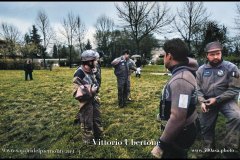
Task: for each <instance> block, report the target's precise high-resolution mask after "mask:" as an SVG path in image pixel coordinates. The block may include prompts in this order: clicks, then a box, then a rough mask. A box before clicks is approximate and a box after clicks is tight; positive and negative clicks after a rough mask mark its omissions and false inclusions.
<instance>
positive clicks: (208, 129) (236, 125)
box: [200, 100, 240, 149]
mask: <svg viewBox="0 0 240 160" xmlns="http://www.w3.org/2000/svg"><path fill="white" fill-rule="evenodd" d="M219 111H220V112H221V113H222V114H223V115H224V116H225V117H226V118H227V120H228V121H227V123H226V127H227V129H226V132H227V134H226V137H225V138H224V139H223V141H222V144H223V145H224V147H226V148H229V149H239V142H240V108H239V106H238V105H237V103H236V102H235V101H234V100H231V101H229V102H227V103H223V104H221V105H218V106H212V107H211V108H210V110H209V112H206V113H201V115H200V123H201V131H202V136H203V139H204V142H205V147H209V148H215V138H214V136H215V126H216V121H217V117H218V112H219Z"/></svg>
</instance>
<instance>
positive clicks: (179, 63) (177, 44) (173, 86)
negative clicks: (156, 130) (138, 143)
mask: <svg viewBox="0 0 240 160" xmlns="http://www.w3.org/2000/svg"><path fill="white" fill-rule="evenodd" d="M163 48H164V51H165V55H164V65H165V67H166V68H167V69H168V70H169V71H171V73H172V77H171V79H170V80H169V81H168V82H167V84H166V85H165V87H164V89H163V94H162V98H161V102H160V117H161V121H162V122H161V123H162V124H161V128H162V129H163V133H162V135H161V137H160V138H159V140H158V143H157V145H156V146H155V147H154V148H153V150H152V152H151V153H152V155H153V156H155V157H158V158H182V159H186V158H187V151H188V149H189V148H190V147H191V146H192V144H193V143H194V141H195V139H196V135H197V126H196V120H197V112H196V104H197V93H196V92H197V91H196V88H197V82H196V79H195V75H196V74H195V72H196V70H197V68H198V64H197V61H196V60H194V59H191V58H188V57H187V55H189V50H188V48H187V45H186V44H185V43H184V42H183V41H182V40H181V39H178V38H176V39H172V40H168V41H166V42H165V44H164V47H163Z"/></svg>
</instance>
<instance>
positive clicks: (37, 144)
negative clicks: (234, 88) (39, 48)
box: [0, 65, 224, 158]
mask: <svg viewBox="0 0 240 160" xmlns="http://www.w3.org/2000/svg"><path fill="white" fill-rule="evenodd" d="M75 69H76V68H72V69H70V68H54V69H53V71H49V70H34V72H33V78H34V80H33V81H25V80H24V72H23V71H19V70H8V71H6V70H0V83H1V87H0V107H1V110H0V124H1V125H0V146H1V148H0V158H152V156H151V154H150V151H151V149H152V148H153V145H140V144H136V143H137V142H136V141H149V142H150V141H155V140H156V139H157V138H158V137H159V136H160V135H161V133H160V131H159V125H160V124H159V123H158V122H157V121H156V120H155V119H156V114H157V113H158V105H159V97H160V94H161V90H162V88H163V85H164V84H165V83H166V81H167V80H168V78H169V76H159V75H151V74H150V72H164V67H163V66H155V65H153V66H145V67H144V68H143V70H142V74H141V78H140V79H139V78H136V77H135V76H134V74H133V75H132V77H131V96H132V98H133V99H134V102H133V103H131V104H129V105H128V106H127V107H126V108H122V109H120V108H117V82H116V77H115V75H114V73H113V69H112V68H102V87H101V89H100V98H101V116H102V123H103V127H104V134H105V137H104V139H105V140H106V141H108V142H110V141H117V142H118V143H121V142H122V143H123V144H122V145H93V146H87V145H85V144H83V143H82V140H81V135H80V126H77V125H73V120H74V117H75V115H76V113H77V112H78V102H77V101H76V100H75V99H74V98H73V97H72V79H73V74H74V71H75ZM222 121H223V120H222ZM217 130H218V131H217V132H216V133H218V132H222V131H223V130H224V126H220V125H219V126H218V127H217ZM218 136H224V135H220V134H218ZM218 138H219V139H222V138H223V137H218ZM125 140H127V141H128V145H124V144H125V143H124V142H125ZM132 140H133V141H134V142H135V145H133V144H131V143H130V142H131V141H132ZM199 145H200V142H199V140H198V141H196V143H195V144H194V146H193V147H192V148H194V147H195V149H196V147H198V146H199ZM198 156H199V154H198V153H193V152H190V153H189V157H190V158H196V157H198Z"/></svg>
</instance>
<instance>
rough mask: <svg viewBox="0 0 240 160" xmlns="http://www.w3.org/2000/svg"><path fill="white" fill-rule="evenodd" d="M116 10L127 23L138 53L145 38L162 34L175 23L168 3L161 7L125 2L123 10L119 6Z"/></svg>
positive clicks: (158, 4)
mask: <svg viewBox="0 0 240 160" xmlns="http://www.w3.org/2000/svg"><path fill="white" fill-rule="evenodd" d="M116 8H117V11H118V16H119V18H121V19H122V20H123V21H124V22H126V26H124V27H126V28H127V29H129V30H130V31H131V36H132V38H133V39H134V41H135V43H136V46H137V52H138V53H139V45H140V42H141V40H142V39H143V38H144V37H146V36H147V35H148V34H150V33H152V32H157V33H161V30H160V29H162V28H163V27H165V26H167V25H169V24H170V23H171V22H172V21H173V17H172V16H170V15H169V8H168V7H167V5H166V3H164V4H163V6H162V7H160V2H137V1H125V2H123V6H122V8H121V7H119V6H118V5H117V4H116ZM142 54H143V53H141V55H142Z"/></svg>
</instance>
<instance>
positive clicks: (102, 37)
mask: <svg viewBox="0 0 240 160" xmlns="http://www.w3.org/2000/svg"><path fill="white" fill-rule="evenodd" d="M95 27H96V34H95V35H94V37H95V39H96V41H97V46H98V48H99V49H100V50H102V51H103V52H108V51H109V45H110V43H111V33H112V31H113V29H114V21H113V20H112V19H111V18H109V17H107V16H106V15H101V16H100V17H99V18H98V19H97V23H96V24H95Z"/></svg>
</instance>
